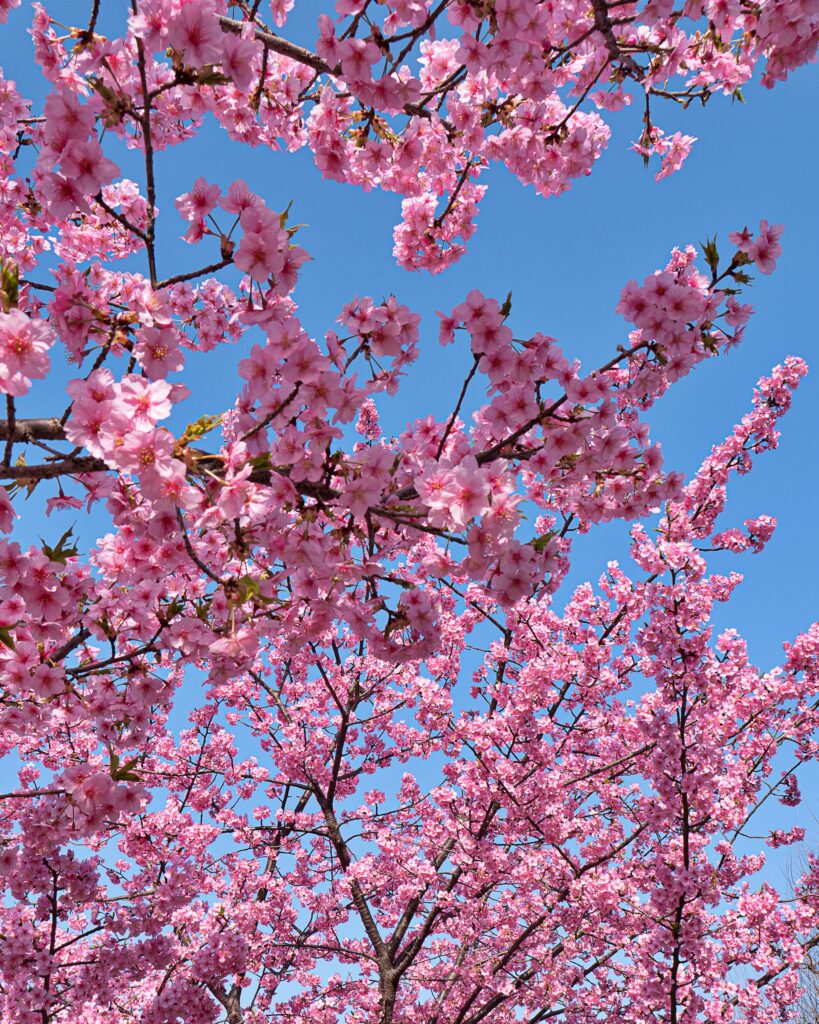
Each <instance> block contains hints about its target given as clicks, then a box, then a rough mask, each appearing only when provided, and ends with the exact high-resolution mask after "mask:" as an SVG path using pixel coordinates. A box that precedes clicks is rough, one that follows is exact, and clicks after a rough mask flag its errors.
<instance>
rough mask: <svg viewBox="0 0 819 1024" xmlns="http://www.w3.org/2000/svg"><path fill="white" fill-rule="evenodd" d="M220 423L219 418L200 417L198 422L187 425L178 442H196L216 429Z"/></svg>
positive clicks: (220, 419)
mask: <svg viewBox="0 0 819 1024" xmlns="http://www.w3.org/2000/svg"><path fill="white" fill-rule="evenodd" d="M221 422H222V417H221V416H200V417H199V419H198V420H195V421H194V422H193V423H189V424H188V425H187V427H185V432H184V433H183V434H182V437H181V438H180V441H181V443H182V444H188V443H189V442H191V441H198V440H199V438H200V437H204V436H205V434H209V433H210V432H211V430H213V428H214V427H218V426H219V424H220V423H221Z"/></svg>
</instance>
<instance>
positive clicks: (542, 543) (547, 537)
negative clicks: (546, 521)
mask: <svg viewBox="0 0 819 1024" xmlns="http://www.w3.org/2000/svg"><path fill="white" fill-rule="evenodd" d="M556 536H557V530H549V532H548V533H544V534H543V535H542V536H540V537H536V538H535V539H534V540H533V541H532V547H533V548H534V549H535V551H537V552H538V554H539V553H540V552H542V551H545V550H546V548H547V547H548V546H549V543H550V542H551V541H552V540H553V539H554V538H555V537H556Z"/></svg>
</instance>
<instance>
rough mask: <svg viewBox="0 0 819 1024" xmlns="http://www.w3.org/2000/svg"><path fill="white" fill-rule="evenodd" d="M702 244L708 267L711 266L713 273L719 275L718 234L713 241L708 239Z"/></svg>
mask: <svg viewBox="0 0 819 1024" xmlns="http://www.w3.org/2000/svg"><path fill="white" fill-rule="evenodd" d="M700 244H701V245H702V254H703V256H704V257H705V262H706V263H707V264H708V267H709V269H710V271H711V273H712V274H713V276H714V277H716V276H717V271H718V268H719V253H718V252H717V236H716V235H714V237H713V238H712V239H711V241H709V240H708V239H706V240H705V242H703V243H700Z"/></svg>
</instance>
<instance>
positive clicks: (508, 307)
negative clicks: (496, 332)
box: [500, 292, 512, 320]
mask: <svg viewBox="0 0 819 1024" xmlns="http://www.w3.org/2000/svg"><path fill="white" fill-rule="evenodd" d="M500 312H501V316H502V317H503V319H504V320H505V319H506V318H507V317H508V316H509V314H510V313H511V312H512V293H511V292H509V294H508V295H507V296H506V298H505V299H504V300H503V305H502V306H501V308H500Z"/></svg>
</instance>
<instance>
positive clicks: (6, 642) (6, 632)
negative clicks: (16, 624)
mask: <svg viewBox="0 0 819 1024" xmlns="http://www.w3.org/2000/svg"><path fill="white" fill-rule="evenodd" d="M0 644H2V645H3V646H4V647H8V648H9V649H10V650H12V651H16V650H17V647H16V646H15V643H14V637H13V636H12V633H11V630H10V629H9V627H8V626H0Z"/></svg>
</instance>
